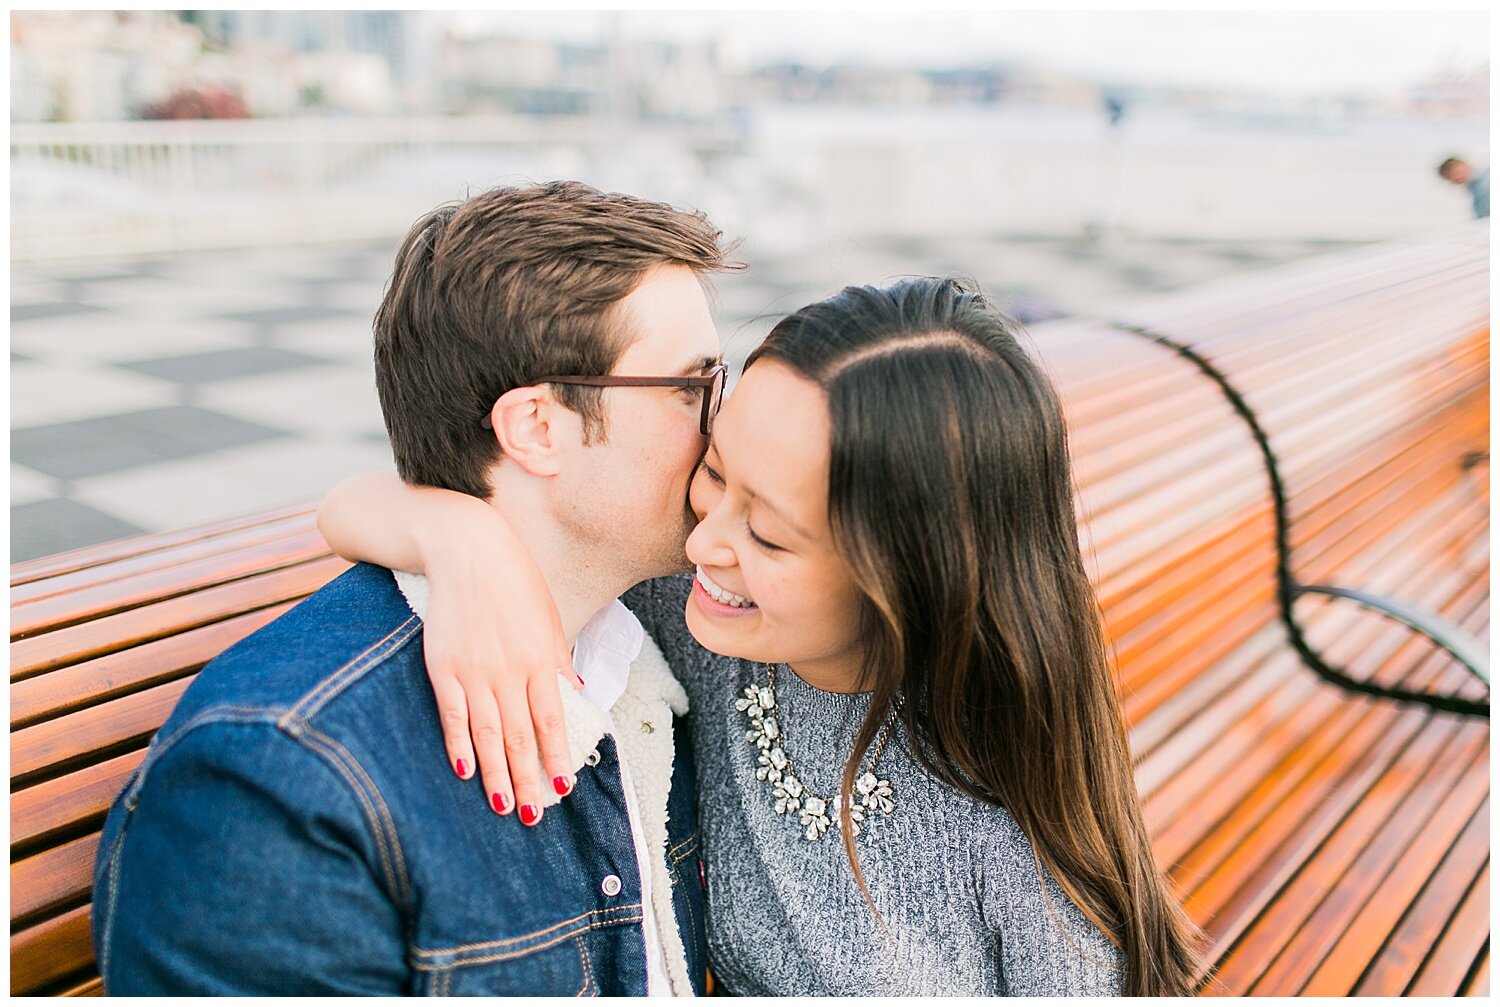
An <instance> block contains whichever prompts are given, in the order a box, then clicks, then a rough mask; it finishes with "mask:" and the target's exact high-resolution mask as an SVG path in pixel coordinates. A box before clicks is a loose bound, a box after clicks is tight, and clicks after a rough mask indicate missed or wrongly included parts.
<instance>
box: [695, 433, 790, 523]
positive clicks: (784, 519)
mask: <svg viewBox="0 0 1500 1007" xmlns="http://www.w3.org/2000/svg"><path fill="white" fill-rule="evenodd" d="M706 451H712V452H713V453H714V454H716V455H718V456H719V458H720V465H721V467H722V464H723V462H722V459H723V457H724V455H723V453H722V452H721V451H719V448H718V445H717V444H715V443H714V437H713V434H709V436H708V447H707V449H706ZM706 457H707V455H706V453H705V458H706ZM720 474H721V475H722V474H723V473H720ZM745 496H747V497H749V498H750V499H751V500H757V501H759V502H760V503H761V504H762V505H763V506H764V507H765V508H766V510H768V511H770V512H771V513H772V514H775V515H776V517H778V518H779V519H780V520H781V523H782V524H784V525H786V526H787V527H788V528H790V529H792V531H794V532H796V533H797V534H798V535H801V536H802V537H803V538H804V539H806V540H807V541H809V542H811V541H813V537H812V535H810V534H808V531H807V529H806V528H803V527H802V525H800V524H798V523H797V522H796V521H793V520H792V519H791V517H789V516H788V515H787V513H786V511H784V510H782V509H781V508H780V507H777V506H776V505H775V504H774V503H772V502H771V501H770V500H768V499H767V498H765V497H763V496H761V495H760V494H759V493H757V492H755V491H754V490H753V489H751V488H750V487H748V486H746V487H745Z"/></svg>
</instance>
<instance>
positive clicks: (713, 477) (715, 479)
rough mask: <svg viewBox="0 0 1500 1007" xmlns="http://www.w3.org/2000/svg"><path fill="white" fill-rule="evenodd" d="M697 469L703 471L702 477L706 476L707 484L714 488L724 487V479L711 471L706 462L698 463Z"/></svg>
mask: <svg viewBox="0 0 1500 1007" xmlns="http://www.w3.org/2000/svg"><path fill="white" fill-rule="evenodd" d="M698 467H699V468H701V469H702V470H703V474H704V475H706V476H708V480H709V482H711V483H713V484H714V485H715V486H723V485H724V477H723V476H721V475H719V473H717V472H715V471H714V470H713V469H711V468H709V467H708V462H706V461H703V462H699V463H698Z"/></svg>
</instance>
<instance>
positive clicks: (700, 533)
mask: <svg viewBox="0 0 1500 1007" xmlns="http://www.w3.org/2000/svg"><path fill="white" fill-rule="evenodd" d="M724 525H725V522H724V519H723V512H722V508H715V509H714V510H710V511H709V512H708V513H706V514H703V515H700V516H699V519H698V526H697V527H696V528H694V529H693V531H692V533H691V534H690V535H688V539H687V558H688V561H689V562H691V563H694V564H696V565H697V566H716V567H726V566H736V565H738V563H739V560H738V558H737V557H736V556H735V554H734V550H733V549H732V548H730V546H729V543H728V541H727V540H726V539H725V537H724V535H723V529H724Z"/></svg>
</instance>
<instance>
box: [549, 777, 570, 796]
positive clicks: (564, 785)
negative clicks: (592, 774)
mask: <svg viewBox="0 0 1500 1007" xmlns="http://www.w3.org/2000/svg"><path fill="white" fill-rule="evenodd" d="M552 789H553V790H554V791H556V793H557V796H558V797H567V796H568V791H570V790H572V789H573V781H572V780H570V779H568V778H567V777H566V776H554V777H552Z"/></svg>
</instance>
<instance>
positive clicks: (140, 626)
mask: <svg viewBox="0 0 1500 1007" xmlns="http://www.w3.org/2000/svg"><path fill="white" fill-rule="evenodd" d="M349 566H350V564H349V563H348V562H347V561H346V560H342V559H338V558H337V557H330V558H328V559H320V560H314V561H313V562H311V563H305V564H302V565H301V566H295V567H290V568H288V569H285V570H278V571H276V572H274V573H270V574H266V575H264V576H261V577H248V578H245V579H244V580H239V581H235V582H234V583H233V584H224V585H221V586H219V587H213V588H208V589H207V590H204V591H198V592H196V593H194V594H191V595H186V596H184V597H181V598H173V599H171V600H169V601H164V602H162V603H160V604H158V605H147V606H144V607H141V608H137V609H131V610H130V611H128V612H121V613H119V614H117V615H110V616H105V617H103V618H101V619H95V620H94V621H93V622H88V623H84V624H83V625H81V626H69V627H67V628H66V629H59V630H56V631H55V632H52V633H45V634H42V635H40V636H36V637H32V638H30V639H27V640H19V641H17V642H15V643H12V644H11V645H10V658H11V681H13V682H14V681H19V680H20V679H23V678H28V677H30V676H32V675H36V674H39V673H41V672H44V671H51V670H53V669H55V668H62V667H66V666H67V665H70V664H77V663H78V662H79V661H85V660H88V659H89V658H93V657H101V656H103V655H104V654H112V653H114V652H116V651H120V650H125V649H126V648H128V647H134V646H139V645H140V644H142V643H147V642H150V641H152V640H160V639H162V638H163V637H166V636H170V635H171V634H173V633H180V632H182V631H184V630H188V629H196V628H197V627H199V626H206V625H208V624H209V623H213V622H220V621H222V620H224V619H228V618H230V617H232V616H236V615H241V614H243V613H244V612H245V611H247V610H249V609H252V608H265V607H268V606H270V605H274V604H278V603H280V602H284V601H290V600H293V599H297V598H303V597H306V596H307V595H309V594H311V593H312V592H313V591H316V590H317V589H318V588H320V587H322V586H323V585H324V584H326V583H327V582H328V581H330V580H332V579H333V578H334V577H335V576H336V575H337V574H338V573H340V572H342V571H343V570H345V569H348V567H349Z"/></svg>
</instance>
